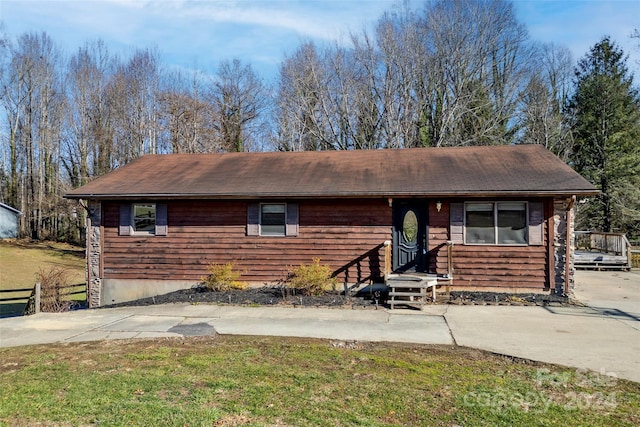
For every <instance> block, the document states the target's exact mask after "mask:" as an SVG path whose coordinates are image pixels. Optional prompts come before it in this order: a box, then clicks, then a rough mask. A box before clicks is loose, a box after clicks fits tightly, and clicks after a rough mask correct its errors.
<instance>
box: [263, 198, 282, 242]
mask: <svg viewBox="0 0 640 427" xmlns="http://www.w3.org/2000/svg"><path fill="white" fill-rule="evenodd" d="M260 230H261V234H262V235H263V236H284V234H285V205H284V204H273V205H262V209H261V210H260Z"/></svg>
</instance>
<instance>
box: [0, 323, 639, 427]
mask: <svg viewBox="0 0 640 427" xmlns="http://www.w3.org/2000/svg"><path fill="white" fill-rule="evenodd" d="M351 347H353V348H351ZM0 360H1V362H0V381H1V384H2V387H1V388H0V422H1V423H3V424H4V425H7V426H28V425H34V424H38V425H109V426H111V425H163V426H240V425H243V426H244V425H247V426H314V425H323V426H324V425H336V426H392V425H420V426H429V425H444V426H452V425H464V426H482V425H486V426H496V425H504V426H507V425H509V426H511V425H523V426H524V425H538V426H552V425H558V426H577V425H589V426H624V425H628V426H636V425H639V424H640V384H637V383H632V382H629V381H624V380H616V379H613V378H611V377H608V376H602V375H599V374H596V373H590V372H581V371H577V370H575V369H566V368H559V367H555V366H550V365H544V364H538V363H532V362H525V361H522V360H513V359H509V358H505V357H499V356H496V355H492V354H488V353H484V352H481V351H477V350H471V349H465V348H459V347H457V348H450V347H434V346H419V345H400V344H358V345H354V346H346V347H345V346H336V345H335V344H332V343H331V342H327V341H322V340H310V339H285V338H271V337H232V336H223V337H221V336H217V337H209V338H191V339H160V340H134V341H122V342H116V341H109V342H94V343H83V344H64V345H63V344H60V345H51V346H34V347H21V348H11V349H2V350H0Z"/></svg>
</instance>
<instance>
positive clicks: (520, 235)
mask: <svg viewBox="0 0 640 427" xmlns="http://www.w3.org/2000/svg"><path fill="white" fill-rule="evenodd" d="M464 219H465V243H467V244H480V245H495V244H498V245H526V244H527V204H526V203H525V202H498V203H466V204H465V217H464Z"/></svg>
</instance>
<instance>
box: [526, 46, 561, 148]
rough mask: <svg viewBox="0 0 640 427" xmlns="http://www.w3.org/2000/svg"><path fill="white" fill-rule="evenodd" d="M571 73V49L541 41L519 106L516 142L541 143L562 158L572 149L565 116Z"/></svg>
mask: <svg viewBox="0 0 640 427" xmlns="http://www.w3.org/2000/svg"><path fill="white" fill-rule="evenodd" d="M572 76H573V69H572V59H571V52H570V51H569V50H568V49H567V48H566V47H563V46H558V45H555V44H541V45H539V46H538V47H537V49H536V55H535V57H534V60H533V61H532V66H531V69H530V77H529V81H528V83H527V87H526V88H525V90H524V91H523V92H522V95H521V98H520V101H521V105H520V108H519V115H518V120H519V126H520V128H521V132H520V136H519V142H521V143H526V144H541V145H544V146H545V147H546V148H548V149H549V150H550V151H552V152H553V153H555V154H556V155H558V156H559V157H560V158H562V159H564V160H568V156H569V154H570V152H571V146H572V138H571V129H570V127H569V124H568V123H567V122H566V120H565V117H564V109H565V106H566V105H567V102H568V99H569V95H570V90H571V87H572V82H571V78H572Z"/></svg>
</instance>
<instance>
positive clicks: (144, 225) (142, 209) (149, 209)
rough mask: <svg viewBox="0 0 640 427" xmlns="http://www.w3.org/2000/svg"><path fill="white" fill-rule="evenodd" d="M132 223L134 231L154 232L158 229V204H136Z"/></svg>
mask: <svg viewBox="0 0 640 427" xmlns="http://www.w3.org/2000/svg"><path fill="white" fill-rule="evenodd" d="M131 225H132V226H133V232H134V233H147V234H154V233H155V231H156V205H155V204H134V205H133V218H132V224H131Z"/></svg>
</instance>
